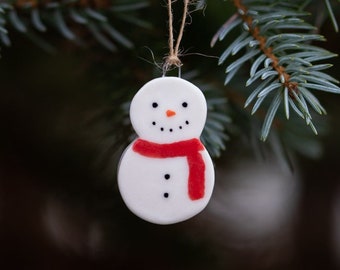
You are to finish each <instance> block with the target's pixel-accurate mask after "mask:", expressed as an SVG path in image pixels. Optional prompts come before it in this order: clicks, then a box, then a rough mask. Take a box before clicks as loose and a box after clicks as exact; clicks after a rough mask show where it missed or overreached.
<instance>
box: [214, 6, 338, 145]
mask: <svg viewBox="0 0 340 270" xmlns="http://www.w3.org/2000/svg"><path fill="white" fill-rule="evenodd" d="M243 2H244V4H242V3H240V1H234V3H235V5H236V7H237V9H238V10H237V15H234V16H232V17H231V18H230V19H229V21H228V22H227V23H226V24H225V25H223V26H222V28H221V29H220V30H219V31H218V33H217V35H216V37H218V39H219V40H224V39H225V38H226V37H227V36H228V35H230V33H231V32H232V31H233V30H236V29H240V30H241V31H240V33H239V35H238V37H237V38H236V39H235V40H234V41H233V42H232V43H230V44H229V45H228V46H227V48H226V49H225V50H224V52H223V53H222V55H221V56H220V59H219V64H222V63H224V62H226V61H227V60H230V59H232V60H231V63H228V65H227V68H226V74H227V76H226V79H225V84H227V83H229V82H230V81H231V80H232V79H233V78H234V77H235V75H236V74H238V71H239V70H240V69H241V68H242V67H243V66H244V65H245V64H246V63H248V62H250V63H251V64H250V71H249V76H248V79H247V80H246V83H245V84H246V86H247V87H249V86H253V85H255V87H254V88H253V89H252V90H251V94H250V95H249V97H248V99H247V100H246V102H245V107H247V106H249V105H250V104H252V103H254V105H253V107H252V110H251V113H252V114H254V113H256V112H257V111H258V110H259V108H260V107H265V110H266V111H267V112H266V115H265V118H264V121H263V126H262V130H261V139H262V140H266V139H267V137H268V134H269V131H270V129H271V126H272V123H273V120H274V119H275V116H276V114H277V112H278V111H279V110H281V109H282V110H284V112H285V115H286V118H287V119H289V118H290V115H291V112H294V113H296V114H297V115H298V116H300V117H301V118H302V119H304V120H305V122H306V124H307V125H308V126H310V128H311V129H312V130H313V132H314V133H315V134H317V130H316V128H315V125H314V124H313V122H312V115H311V112H310V110H311V109H312V110H314V111H315V112H317V113H318V114H326V111H325V109H324V108H323V107H322V105H321V104H320V102H319V100H318V98H317V97H316V96H315V95H314V93H312V92H314V91H322V92H330V93H336V94H339V93H340V88H339V87H338V86H337V85H336V84H338V83H339V81H338V80H336V79H335V78H333V77H331V76H330V75H328V74H326V73H325V72H324V70H325V69H327V68H329V67H330V66H331V65H329V64H324V63H322V61H323V60H325V59H328V58H332V57H334V56H336V55H335V54H333V53H331V52H329V51H328V50H325V49H323V48H321V47H319V46H317V45H313V44H312V43H314V42H320V41H325V38H324V37H323V36H322V35H319V34H317V33H315V30H316V29H315V27H313V26H312V25H311V24H309V23H307V22H306V21H305V20H303V17H305V16H307V15H309V14H308V13H307V12H306V11H303V10H302V7H303V4H304V2H302V1H295V3H294V4H293V3H289V4H288V3H287V2H285V1H273V0H267V1H254V0H247V1H243ZM333 21H334V20H333ZM216 39H217V38H215V39H214V40H213V42H212V45H214V43H215V41H216ZM235 58H236V59H235ZM265 100H267V101H268V100H270V102H267V103H266V104H265V102H264V101H265ZM281 107H282V108H281Z"/></svg>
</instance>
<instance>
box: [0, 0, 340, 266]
mask: <svg viewBox="0 0 340 270" xmlns="http://www.w3.org/2000/svg"><path fill="white" fill-rule="evenodd" d="M229 6H230V3H229V2H223V1H216V2H215V1H214V2H211V3H208V7H207V9H206V10H205V12H204V15H203V14H202V12H197V13H195V14H193V15H192V16H193V17H192V23H191V25H190V26H188V27H187V29H186V32H185V35H184V40H183V47H184V48H190V49H191V50H192V52H198V53H203V54H206V55H211V56H216V55H219V54H220V53H221V47H219V45H218V46H217V47H216V48H214V49H211V48H210V47H209V43H210V39H211V37H212V36H213V35H214V33H215V32H216V30H217V29H218V28H219V27H220V26H221V25H222V24H223V23H224V21H225V20H226V18H227V17H228V15H227V14H225V10H224V9H227V13H228V12H229V13H230V12H232V9H231V8H230V7H229ZM175 11H176V9H175ZM175 14H180V11H178V13H175ZM139 16H141V17H144V18H148V20H149V21H150V22H151V23H152V24H153V25H154V27H153V28H151V29H142V30H140V29H138V28H133V27H131V26H130V27H129V26H127V25H124V24H123V23H121V22H119V21H118V22H117V28H119V29H120V31H122V32H124V33H126V35H127V36H129V38H130V39H131V40H132V41H134V42H135V48H134V49H133V50H127V49H125V48H120V49H119V51H118V52H116V53H111V52H108V51H106V50H105V49H103V48H102V47H100V46H99V45H98V44H96V43H95V42H92V41H91V40H90V41H89V46H88V48H83V47H78V46H76V45H74V44H72V43H70V42H68V41H65V40H63V39H62V38H61V37H60V35H59V34H57V33H56V32H54V31H53V30H51V31H48V32H47V34H45V35H44V38H46V40H48V41H49V42H50V43H52V44H53V45H55V47H57V51H56V52H55V53H52V54H49V53H46V52H44V51H43V50H41V49H40V48H39V47H38V46H37V45H35V44H32V43H31V42H30V41H28V40H27V39H26V38H25V37H23V36H22V35H20V34H18V33H16V32H15V31H14V30H13V31H10V37H11V39H12V43H13V45H12V46H11V47H10V48H3V49H2V52H1V54H2V59H1V60H0V77H1V84H0V127H1V129H0V269H6V270H7V269H78V268H79V269H134V268H136V269H248V270H249V269H275V270H280V269H290V270H295V269H296V270H302V269H308V270H310V269H327V270H328V269H329V270H331V269H340V187H339V179H340V176H339V175H340V166H339V165H340V160H339V153H340V151H339V150H340V149H339V148H340V143H339V138H340V127H339V126H340V125H339V123H340V122H339V120H338V115H340V109H339V108H340V107H339V106H338V103H339V101H340V97H339V96H335V95H332V94H320V95H319V97H320V99H321V101H322V103H323V104H324V107H325V108H326V109H327V111H328V116H326V117H324V118H325V119H324V120H325V121H326V120H327V121H328V123H329V124H328V125H329V132H328V134H327V135H324V136H320V138H319V139H320V141H321V142H322V145H323V154H322V156H320V157H319V158H317V159H312V158H308V157H303V156H300V155H296V156H294V157H292V163H293V170H290V169H289V168H288V167H287V166H285V165H284V163H283V164H282V162H280V158H279V157H277V156H275V155H274V154H269V155H268V156H267V158H266V159H265V160H258V159H257V158H256V155H255V154H254V153H253V152H252V151H253V150H252V149H251V148H250V147H248V146H247V144H244V141H243V140H242V139H241V138H232V139H231V140H230V141H229V142H227V148H226V150H225V151H224V152H223V154H222V157H220V158H218V159H215V160H214V162H215V165H216V188H215V191H214V194H213V198H212V201H211V203H210V204H209V206H208V207H207V209H206V210H205V211H204V212H202V213H201V214H199V215H198V216H196V217H194V218H193V219H191V220H189V221H186V222H182V223H180V224H176V225H171V226H158V225H153V224H149V223H147V222H144V221H142V220H140V219H139V218H137V217H135V216H133V215H132V214H131V213H130V212H129V211H128V209H127V208H126V207H125V205H124V204H123V202H122V200H121V198H120V195H119V193H118V190H117V184H116V175H115V174H116V166H117V161H118V159H119V155H120V153H121V152H122V150H123V149H124V147H125V146H126V144H127V143H128V140H127V134H130V133H131V130H130V127H129V125H126V124H125V122H126V117H127V116H126V114H124V112H123V111H122V110H121V109H120V105H121V104H123V103H124V102H127V101H128V100H129V99H130V98H131V97H132V96H133V94H134V93H135V92H136V91H137V90H138V89H139V88H140V87H141V86H142V85H143V84H144V83H145V82H147V81H148V80H150V79H151V78H153V77H155V76H159V75H160V74H159V71H157V69H156V68H155V66H154V65H153V64H152V63H149V62H147V61H145V60H143V59H142V58H146V59H148V60H149V61H151V62H152V61H153V60H152V57H151V56H150V53H149V51H148V50H147V49H145V47H144V46H146V47H148V48H150V49H151V50H152V51H153V52H154V53H155V57H156V61H157V62H159V61H162V58H163V56H164V55H165V54H166V53H167V49H166V48H167V32H166V31H167V29H166V9H165V8H164V5H160V3H159V1H151V6H150V7H148V8H146V9H145V10H144V11H143V12H142V13H141V14H140V15H139ZM321 31H322V33H323V34H324V35H325V36H326V37H327V39H328V42H327V43H326V44H324V45H323V46H325V47H326V48H328V49H329V50H332V51H333V52H338V53H339V35H338V34H336V33H335V32H334V29H333V27H332V25H331V23H330V22H329V21H328V20H326V21H325V23H324V24H323V26H322V29H321ZM220 46H222V45H220ZM183 62H184V66H183V71H184V72H185V71H186V70H191V69H195V68H197V69H199V71H200V73H199V74H200V75H199V76H200V77H201V78H208V80H216V84H217V85H220V83H218V82H217V81H218V78H223V76H224V71H223V68H222V67H217V60H216V59H215V58H209V57H202V56H198V55H188V56H185V57H183ZM333 63H334V64H335V67H334V68H333V69H332V70H331V72H332V73H333V75H334V76H335V77H336V76H337V75H338V72H337V70H338V69H339V68H338V67H339V66H340V63H339V59H336V60H333ZM211 74H213V75H216V76H215V77H214V76H212V75H211ZM219 74H220V75H219ZM222 89H223V91H225V92H226V96H228V94H227V92H228V88H223V87H222ZM236 125H237V123H236ZM301 125H304V123H303V122H301Z"/></svg>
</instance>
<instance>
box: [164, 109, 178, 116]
mask: <svg viewBox="0 0 340 270" xmlns="http://www.w3.org/2000/svg"><path fill="white" fill-rule="evenodd" d="M174 115H176V112H175V111H172V110H167V111H166V116H167V117H171V116H174Z"/></svg>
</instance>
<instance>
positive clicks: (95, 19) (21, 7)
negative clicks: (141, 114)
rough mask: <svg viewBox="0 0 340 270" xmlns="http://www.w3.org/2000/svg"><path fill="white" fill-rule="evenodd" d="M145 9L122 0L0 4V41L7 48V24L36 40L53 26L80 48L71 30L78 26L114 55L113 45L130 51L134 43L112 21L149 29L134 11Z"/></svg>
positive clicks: (34, 0) (133, 0)
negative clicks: (1, 12)
mask: <svg viewBox="0 0 340 270" xmlns="http://www.w3.org/2000/svg"><path fill="white" fill-rule="evenodd" d="M147 5H148V2H147V0H145V1H137V0H123V1H120V2H119V3H117V4H115V5H112V4H111V1H108V0H66V1H54V2H51V1H48V0H43V1H38V0H16V1H1V2H0V8H1V9H2V10H3V16H2V18H0V40H1V41H2V43H3V44H4V45H6V46H9V45H10V41H9V38H8V36H7V35H6V34H7V29H6V28H5V25H6V24H7V22H10V23H11V25H12V26H13V28H14V29H15V30H16V31H18V32H21V33H23V34H26V35H29V36H36V34H35V32H36V31H37V32H39V33H42V32H46V31H47V30H48V26H53V27H55V28H56V29H57V30H58V31H59V32H60V33H61V35H62V36H63V37H64V38H66V39H69V40H72V41H75V42H76V43H77V44H82V42H80V36H79V34H75V33H76V32H79V31H75V29H74V28H75V27H76V26H77V25H81V26H85V27H86V28H87V29H88V30H89V32H91V33H92V34H93V37H94V38H95V39H96V40H97V41H98V42H99V43H100V44H102V45H103V46H104V47H105V48H107V49H108V50H111V51H115V50H116V49H117V46H116V44H120V45H122V46H123V47H126V48H132V47H133V43H132V42H131V41H130V40H129V39H128V38H127V37H126V36H125V35H123V34H121V33H120V32H119V31H118V30H117V29H116V28H115V27H114V26H113V19H116V20H124V21H126V22H129V23H133V24H135V25H138V26H139V27H149V24H148V23H147V22H144V21H143V20H141V19H138V18H137V16H136V14H135V11H138V10H139V9H141V8H144V7H146V6H147ZM35 39H36V40H39V38H35ZM44 46H45V45H44Z"/></svg>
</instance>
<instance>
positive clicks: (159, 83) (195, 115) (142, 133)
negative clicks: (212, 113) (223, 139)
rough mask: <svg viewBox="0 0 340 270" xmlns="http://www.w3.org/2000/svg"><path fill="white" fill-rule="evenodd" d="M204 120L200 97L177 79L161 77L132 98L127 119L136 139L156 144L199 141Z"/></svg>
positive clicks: (202, 102) (194, 88)
mask: <svg viewBox="0 0 340 270" xmlns="http://www.w3.org/2000/svg"><path fill="white" fill-rule="evenodd" d="M206 116H207V104H206V101H205V98H204V95H203V93H202V92H201V91H200V89H199V88H197V87H196V86H195V85H193V84H192V83H190V82H188V81H186V80H183V79H180V78H177V77H162V78H157V79H154V80H152V81H150V82H148V83H147V84H145V85H144V86H143V87H142V88H141V89H140V90H139V91H138V92H137V94H136V95H135V96H134V98H133V100H132V102H131V106H130V119H131V123H132V126H133V128H134V129H135V131H136V133H137V135H138V136H139V137H140V138H142V139H144V140H148V141H151V142H155V143H172V142H177V141H183V140H189V139H192V138H198V137H199V136H200V135H201V133H202V130H203V127H204V124H205V120H206Z"/></svg>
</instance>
